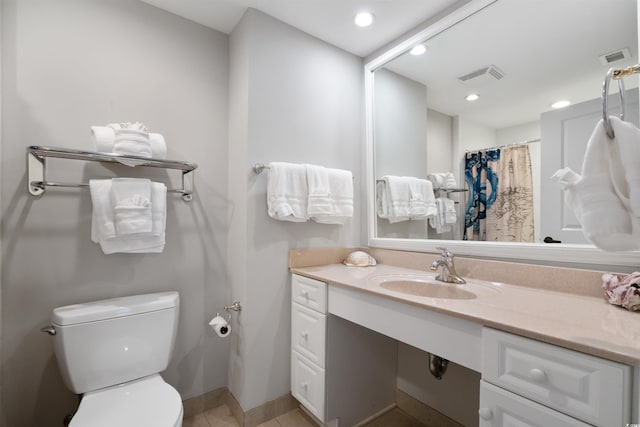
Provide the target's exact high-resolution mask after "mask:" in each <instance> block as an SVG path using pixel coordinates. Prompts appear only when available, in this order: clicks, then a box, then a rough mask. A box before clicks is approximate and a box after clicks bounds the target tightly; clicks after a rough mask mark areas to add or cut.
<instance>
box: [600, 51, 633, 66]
mask: <svg viewBox="0 0 640 427" xmlns="http://www.w3.org/2000/svg"><path fill="white" fill-rule="evenodd" d="M630 58H631V51H630V50H629V48H628V47H625V48H624V49H618V50H614V51H613V52H609V53H605V54H604V55H600V56H598V59H599V60H600V63H601V64H602V65H609V64H612V63H614V62H617V61H622V60H623V59H630Z"/></svg>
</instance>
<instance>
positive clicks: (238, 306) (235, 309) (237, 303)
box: [224, 301, 242, 311]
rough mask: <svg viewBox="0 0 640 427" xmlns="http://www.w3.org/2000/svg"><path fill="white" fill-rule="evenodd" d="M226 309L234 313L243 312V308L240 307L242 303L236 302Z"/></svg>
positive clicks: (225, 307) (226, 306)
mask: <svg viewBox="0 0 640 427" xmlns="http://www.w3.org/2000/svg"><path fill="white" fill-rule="evenodd" d="M224 309H225V310H226V311H231V310H233V311H241V310H242V307H241V306H240V301H236V302H234V303H233V304H231V305H225V306H224Z"/></svg>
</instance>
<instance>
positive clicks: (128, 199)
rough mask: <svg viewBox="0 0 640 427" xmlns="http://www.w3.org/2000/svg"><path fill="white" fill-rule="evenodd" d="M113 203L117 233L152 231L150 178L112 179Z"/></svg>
mask: <svg viewBox="0 0 640 427" xmlns="http://www.w3.org/2000/svg"><path fill="white" fill-rule="evenodd" d="M111 204H112V206H113V210H114V212H115V226H116V233H117V234H118V235H119V236H121V235H123V234H134V233H150V232H151V231H152V229H153V220H152V215H151V181H150V180H148V179H138V178H114V179H112V180H111Z"/></svg>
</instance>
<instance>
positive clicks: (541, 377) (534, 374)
mask: <svg viewBox="0 0 640 427" xmlns="http://www.w3.org/2000/svg"><path fill="white" fill-rule="evenodd" d="M529 378H531V379H532V380H533V381H534V382H537V383H538V384H539V383H543V382H545V381H546V380H547V374H545V373H544V371H543V370H542V369H537V368H533V369H532V370H530V371H529Z"/></svg>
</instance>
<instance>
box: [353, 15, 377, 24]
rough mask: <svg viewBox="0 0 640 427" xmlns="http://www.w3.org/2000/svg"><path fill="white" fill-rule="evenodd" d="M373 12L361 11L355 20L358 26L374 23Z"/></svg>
mask: <svg viewBox="0 0 640 427" xmlns="http://www.w3.org/2000/svg"><path fill="white" fill-rule="evenodd" d="M373 19H374V16H373V13H371V12H360V13H358V14H357V15H356V17H355V19H354V20H353V21H354V22H355V23H356V25H357V26H358V27H368V26H369V25H371V24H372V23H373Z"/></svg>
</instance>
